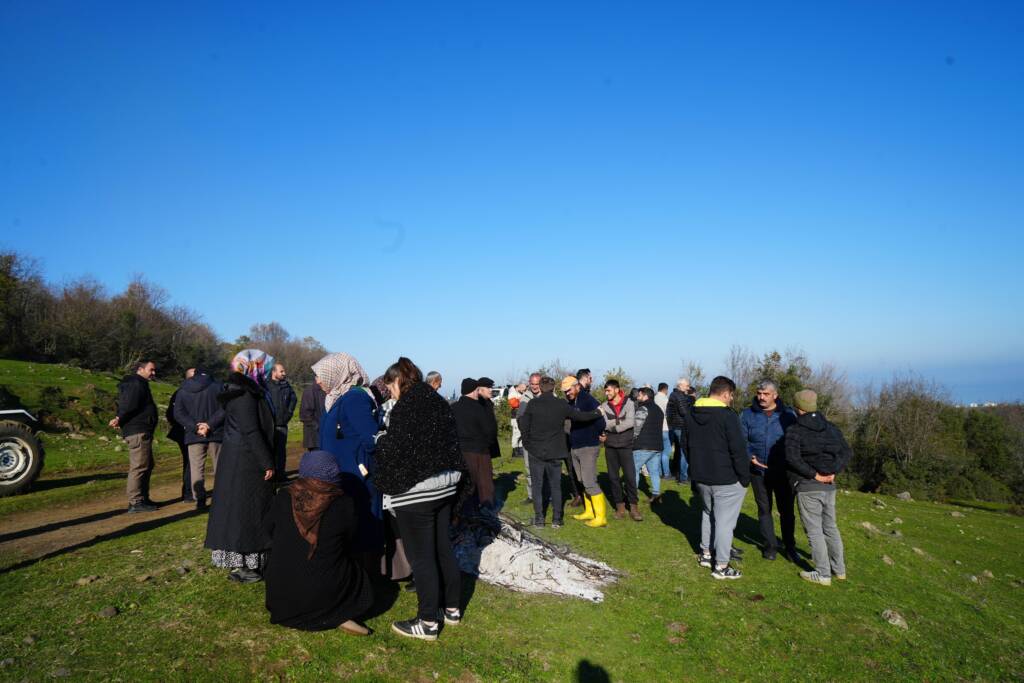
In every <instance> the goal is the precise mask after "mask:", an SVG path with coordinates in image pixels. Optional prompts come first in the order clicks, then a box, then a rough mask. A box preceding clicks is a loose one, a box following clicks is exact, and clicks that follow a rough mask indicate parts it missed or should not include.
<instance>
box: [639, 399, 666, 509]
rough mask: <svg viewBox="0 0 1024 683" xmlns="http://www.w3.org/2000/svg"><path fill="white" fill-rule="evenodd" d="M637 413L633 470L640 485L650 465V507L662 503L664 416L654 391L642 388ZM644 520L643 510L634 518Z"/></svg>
mask: <svg viewBox="0 0 1024 683" xmlns="http://www.w3.org/2000/svg"><path fill="white" fill-rule="evenodd" d="M636 396H637V402H636V413H635V414H634V418H633V419H634V420H635V422H634V424H635V426H634V427H633V468H634V471H635V473H636V480H635V483H636V485H637V487H638V488H639V486H640V468H642V467H643V466H644V465H646V466H647V474H649V475H650V477H651V505H656V504H657V503H660V502H661V474H662V472H661V453H662V451H661V448H662V445H663V444H664V438H663V437H662V435H661V427H662V425H663V424H664V420H665V415H664V413H662V412H661V408H659V407H658V404H657V403H655V402H654V390H653V389H651V388H650V387H643V388H642V389H640V391H638V392H637V395H636ZM633 519H634V520H636V521H638V522H639V521H641V520H642V519H643V517H641V516H640V511H639V510H637V511H636V516H634V517H633Z"/></svg>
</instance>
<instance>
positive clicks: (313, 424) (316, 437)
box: [299, 382, 327, 451]
mask: <svg viewBox="0 0 1024 683" xmlns="http://www.w3.org/2000/svg"><path fill="white" fill-rule="evenodd" d="M326 401H327V394H325V393H324V390H323V389H321V388H320V385H319V384H317V383H316V382H313V383H311V384H310V385H309V386H308V387H306V390H305V391H303V392H302V403H300V404H299V421H300V422H301V423H302V447H303V448H305V449H306V450H307V451H318V450H320V418H322V417H323V416H324V413H325V412H327V411H326V407H325V406H326Z"/></svg>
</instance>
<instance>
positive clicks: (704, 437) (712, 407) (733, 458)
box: [686, 398, 750, 486]
mask: <svg viewBox="0 0 1024 683" xmlns="http://www.w3.org/2000/svg"><path fill="white" fill-rule="evenodd" d="M686 454H687V455H689V456H690V480H691V481H693V482H695V483H698V484H709V485H711V486H724V485H728V484H735V483H737V482H739V483H740V484H742V485H743V486H748V485H749V484H750V458H749V457H748V456H747V444H746V441H745V440H744V439H743V428H742V427H741V426H740V418H739V416H738V415H737V414H736V413H735V411H733V409H732V408H730V407H728V406H727V405H725V404H724V403H722V402H721V401H719V400H717V399H713V398H701V399H698V400H697V402H696V403H695V404H694V406H693V409H692V410H690V411H689V412H688V413H686Z"/></svg>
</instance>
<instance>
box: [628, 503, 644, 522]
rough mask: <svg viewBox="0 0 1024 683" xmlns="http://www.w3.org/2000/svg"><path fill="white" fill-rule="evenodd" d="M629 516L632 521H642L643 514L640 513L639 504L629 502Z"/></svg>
mask: <svg viewBox="0 0 1024 683" xmlns="http://www.w3.org/2000/svg"><path fill="white" fill-rule="evenodd" d="M629 516H630V517H632V518H633V521H634V522H642V521H644V518H643V515H641V514H640V506H639V505H637V504H636V503H630V504H629Z"/></svg>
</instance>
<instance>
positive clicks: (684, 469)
mask: <svg viewBox="0 0 1024 683" xmlns="http://www.w3.org/2000/svg"><path fill="white" fill-rule="evenodd" d="M695 400H696V398H695V397H694V391H693V388H692V387H690V380H688V379H687V378H685V377H680V378H679V381H677V382H676V388H675V389H673V390H672V393H671V394H669V396H668V408H666V410H665V417H666V418H667V419H668V431H669V438H670V439H671V440H672V443H673V445H674V446H675V449H676V452H675V455H674V456H673V457H672V463H673V464H674V466H675V473H676V481H677V482H679V483H680V484H683V483H686V482H687V481H689V479H690V472H689V469H690V467H689V460H688V459H687V458H688V456H687V454H686V414H687V413H688V412H690V409H691V408H693V402H694V401H695Z"/></svg>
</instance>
